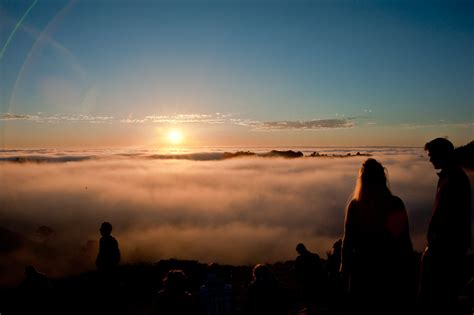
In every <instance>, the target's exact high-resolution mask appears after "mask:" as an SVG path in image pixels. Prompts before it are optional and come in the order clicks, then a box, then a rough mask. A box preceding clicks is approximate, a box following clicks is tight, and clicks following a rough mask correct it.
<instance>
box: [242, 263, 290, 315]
mask: <svg viewBox="0 0 474 315" xmlns="http://www.w3.org/2000/svg"><path fill="white" fill-rule="evenodd" d="M253 278H254V280H253V282H252V283H251V284H250V286H249V289H248V301H247V302H248V307H247V309H248V314H250V315H261V314H268V315H270V314H272V315H280V314H281V315H283V314H285V315H287V314H288V303H287V295H286V292H285V290H284V289H283V288H282V287H281V285H280V284H279V283H278V281H277V280H276V279H275V277H274V276H273V274H272V272H271V270H270V268H269V267H268V266H266V265H261V264H258V265H256V266H255V267H254V268H253Z"/></svg>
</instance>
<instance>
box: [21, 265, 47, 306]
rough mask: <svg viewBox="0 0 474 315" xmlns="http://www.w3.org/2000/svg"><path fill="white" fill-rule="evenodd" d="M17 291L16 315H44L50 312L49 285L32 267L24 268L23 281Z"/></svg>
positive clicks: (44, 276) (41, 274)
mask: <svg viewBox="0 0 474 315" xmlns="http://www.w3.org/2000/svg"><path fill="white" fill-rule="evenodd" d="M19 289H20V290H19V293H20V300H19V301H18V314H46V313H48V312H50V311H51V283H50V281H49V278H48V277H47V276H46V275H45V274H43V273H41V272H38V271H37V270H36V268H35V267H34V266H27V267H26V268H25V280H24V281H23V282H22V283H21V284H20V287H19Z"/></svg>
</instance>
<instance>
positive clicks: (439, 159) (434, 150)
mask: <svg viewBox="0 0 474 315" xmlns="http://www.w3.org/2000/svg"><path fill="white" fill-rule="evenodd" d="M425 151H427V152H428V156H429V157H430V162H431V163H432V164H433V166H434V168H435V169H443V168H445V167H446V166H448V165H449V164H451V163H452V161H453V156H454V145H453V144H452V143H451V141H449V140H447V139H444V138H436V139H434V140H431V141H430V142H427V143H426V144H425Z"/></svg>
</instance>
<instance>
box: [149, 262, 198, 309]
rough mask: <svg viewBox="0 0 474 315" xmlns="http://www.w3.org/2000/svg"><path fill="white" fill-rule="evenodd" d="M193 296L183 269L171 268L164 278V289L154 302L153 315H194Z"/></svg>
mask: <svg viewBox="0 0 474 315" xmlns="http://www.w3.org/2000/svg"><path fill="white" fill-rule="evenodd" d="M193 306H194V305H193V297H192V295H191V294H190V293H189V292H187V291H186V275H185V274H184V272H183V271H182V270H170V271H168V274H167V275H166V277H165V278H164V279H163V289H162V290H160V291H159V292H158V294H157V295H156V297H155V300H154V303H153V311H152V314H153V315H192V314H197V313H198V312H197V311H196V309H195V308H194V307H193Z"/></svg>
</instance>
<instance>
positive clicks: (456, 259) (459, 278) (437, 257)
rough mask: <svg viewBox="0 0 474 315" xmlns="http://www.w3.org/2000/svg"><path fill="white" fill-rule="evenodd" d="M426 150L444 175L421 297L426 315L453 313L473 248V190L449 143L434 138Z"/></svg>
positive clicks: (424, 260) (425, 260)
mask: <svg viewBox="0 0 474 315" xmlns="http://www.w3.org/2000/svg"><path fill="white" fill-rule="evenodd" d="M425 150H426V151H427V152H428V155H429V157H430V162H431V163H432V164H433V166H434V168H435V169H440V170H441V172H439V173H438V176H439V181H438V189H437V192H436V198H435V203H434V206H433V214H432V217H431V221H430V224H429V228H428V237H427V239H428V246H427V248H426V250H425V253H424V254H423V258H422V274H421V287H420V295H421V299H422V302H423V303H424V307H425V310H426V311H427V313H433V312H435V313H436V312H438V313H439V312H444V313H445V314H452V313H454V312H455V308H456V300H457V295H458V291H459V289H460V287H461V286H462V285H463V281H464V279H463V278H464V277H463V261H464V256H465V253H466V251H467V250H468V248H469V247H470V246H471V187H470V183H469V179H468V177H467V175H466V173H465V172H464V171H463V169H462V168H461V167H460V166H459V165H458V164H457V163H456V161H455V158H454V146H453V144H452V143H451V142H450V141H448V140H446V139H443V138H437V139H434V140H432V141H430V142H428V143H427V144H426V145H425Z"/></svg>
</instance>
